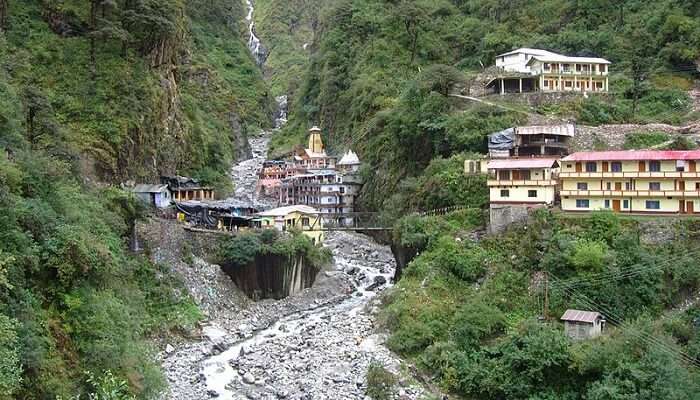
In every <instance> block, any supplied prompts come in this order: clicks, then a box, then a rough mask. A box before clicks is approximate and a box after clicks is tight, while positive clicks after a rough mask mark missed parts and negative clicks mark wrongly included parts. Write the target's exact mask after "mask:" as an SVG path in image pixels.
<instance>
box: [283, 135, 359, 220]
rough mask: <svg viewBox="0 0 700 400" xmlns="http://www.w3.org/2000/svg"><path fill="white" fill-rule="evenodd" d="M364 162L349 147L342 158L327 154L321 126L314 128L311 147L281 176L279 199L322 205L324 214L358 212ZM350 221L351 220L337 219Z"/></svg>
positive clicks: (317, 206) (320, 207)
mask: <svg viewBox="0 0 700 400" xmlns="http://www.w3.org/2000/svg"><path fill="white" fill-rule="evenodd" d="M360 167H361V162H360V159H359V157H358V156H357V154H355V153H354V152H353V151H352V150H348V151H347V152H346V153H345V154H344V155H343V157H342V159H341V160H340V161H339V162H336V159H335V157H330V156H328V155H327V154H326V152H325V148H324V145H323V140H322V139H321V130H320V129H319V128H317V127H314V128H312V129H311V131H310V134H309V148H307V149H305V151H304V153H303V154H302V155H297V156H295V158H294V166H293V167H292V168H291V169H290V170H289V171H288V174H287V177H286V178H283V179H281V183H280V186H279V187H280V189H279V195H280V199H279V203H280V204H282V205H285V204H287V205H293V204H301V205H307V206H312V207H316V208H318V210H319V211H320V212H321V213H323V214H347V213H352V212H354V209H355V200H356V198H357V196H358V195H359V192H360V188H361V187H362V181H361V178H360V174H359V171H360ZM337 222H338V223H349V222H351V220H344V221H337Z"/></svg>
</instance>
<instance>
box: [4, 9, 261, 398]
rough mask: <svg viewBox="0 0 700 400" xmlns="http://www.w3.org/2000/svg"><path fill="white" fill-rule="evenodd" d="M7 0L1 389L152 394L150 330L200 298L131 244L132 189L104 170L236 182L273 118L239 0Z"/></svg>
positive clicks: (182, 316) (69, 394)
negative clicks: (243, 34) (248, 146)
mask: <svg viewBox="0 0 700 400" xmlns="http://www.w3.org/2000/svg"><path fill="white" fill-rule="evenodd" d="M0 3H1V4H0V204H2V207H0V398H2V399H9V398H23V399H55V398H63V399H69V398H77V397H75V396H80V398H87V397H88V395H92V396H93V397H90V398H97V399H127V398H131V396H136V397H137V398H153V397H155V396H156V395H157V394H158V392H159V391H160V390H161V389H163V387H164V385H165V382H164V381H163V378H162V375H161V372H160V369H159V367H158V366H157V365H156V364H155V363H154V358H153V354H154V351H153V349H152V348H151V344H150V341H149V340H148V338H149V337H151V336H155V335H160V334H163V333H165V332H169V331H173V330H191V329H192V328H193V326H194V324H195V322H196V321H198V320H199V318H200V313H199V310H198V309H197V307H196V306H195V305H194V303H193V302H192V300H191V299H190V298H189V296H188V295H187V293H186V291H185V289H184V287H183V286H182V285H181V284H180V283H179V282H178V280H177V279H176V278H175V277H173V276H172V275H171V273H170V272H169V270H168V268H166V267H163V266H160V265H154V264H152V263H151V262H149V261H148V260H147V259H146V258H145V257H142V256H137V255H133V254H131V253H129V252H128V251H127V250H126V248H127V246H126V243H127V238H128V236H129V235H130V233H131V231H132V227H133V224H134V222H135V220H136V219H138V218H140V216H141V214H142V210H141V209H140V207H139V206H138V204H137V203H136V202H135V201H134V199H133V198H132V197H131V196H130V195H129V194H127V193H125V192H123V191H121V190H119V189H116V188H114V187H110V186H107V185H103V184H100V185H96V184H94V182H95V181H96V180H97V181H102V182H111V183H117V182H121V181H123V180H127V179H134V180H147V179H150V178H154V177H156V176H157V175H158V174H160V173H175V172H178V173H182V174H193V175H195V176H197V177H201V178H203V179H204V180H206V181H208V182H210V183H213V184H216V185H217V186H219V187H225V186H226V185H227V183H226V179H225V174H226V171H227V170H228V168H229V167H230V163H231V161H232V160H233V158H234V156H235V155H236V152H237V150H238V149H237V146H238V144H237V143H236V141H237V140H240V137H242V139H243V140H245V132H246V129H247V128H246V127H251V128H252V127H259V126H266V125H268V124H269V119H270V118H269V117H270V104H271V102H270V98H269V96H268V95H267V94H266V90H265V86H264V84H263V83H262V81H261V74H260V72H259V71H258V69H257V68H256V67H255V65H254V62H253V61H252V59H251V57H250V56H249V55H248V53H247V50H246V48H245V45H244V44H243V43H242V42H241V41H240V39H239V34H240V32H239V27H238V25H237V20H238V19H240V18H242V15H243V12H244V10H243V6H242V5H240V6H239V5H238V4H233V3H230V2H226V1H223V0H214V1H209V0H207V1H204V0H192V1H187V2H185V1H179V0H178V1H168V2H162V1H153V0H137V1H87V0H65V1H63V0H46V1H39V0H28V1H12V0H11V1H9V9H5V8H4V5H6V4H8V2H4V1H3V2H0ZM5 11H7V14H5ZM5 22H6V23H5ZM228 185H230V183H228Z"/></svg>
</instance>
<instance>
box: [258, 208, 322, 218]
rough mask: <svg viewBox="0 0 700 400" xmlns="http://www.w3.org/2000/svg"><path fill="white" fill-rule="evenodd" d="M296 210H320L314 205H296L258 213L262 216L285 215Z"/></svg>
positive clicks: (315, 212)
mask: <svg viewBox="0 0 700 400" xmlns="http://www.w3.org/2000/svg"><path fill="white" fill-rule="evenodd" d="M295 211H297V212H300V213H303V214H318V210H317V209H315V208H313V207H310V206H305V205H295V206H286V207H280V208H275V209H272V210H268V211H265V212H261V213H259V214H258V215H259V216H261V217H284V216H285V215H287V214H289V213H292V212H295Z"/></svg>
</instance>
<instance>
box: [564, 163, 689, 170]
mask: <svg viewBox="0 0 700 400" xmlns="http://www.w3.org/2000/svg"><path fill="white" fill-rule="evenodd" d="M647 165H648V170H649V172H661V161H649V162H645V161H639V163H638V171H639V172H646V171H647ZM687 165H688V170H689V172H695V168H696V165H695V161H690V162H688V164H687ZM571 167H572V165H571V164H567V165H566V168H569V169H571ZM584 167H585V171H586V172H598V163H597V162H595V161H588V162H586V163H585V165H584V164H582V163H576V172H582V171H583V170H584ZM602 168H603V172H622V162H620V161H612V162H608V161H603V162H602ZM685 170H686V162H685V161H684V160H678V161H676V172H685Z"/></svg>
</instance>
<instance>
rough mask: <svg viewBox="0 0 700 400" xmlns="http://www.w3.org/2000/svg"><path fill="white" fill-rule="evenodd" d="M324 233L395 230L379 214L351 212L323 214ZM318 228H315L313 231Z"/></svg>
mask: <svg viewBox="0 0 700 400" xmlns="http://www.w3.org/2000/svg"><path fill="white" fill-rule="evenodd" d="M466 208H468V207H464V206H453V207H444V208H437V209H434V210H429V211H423V212H415V213H412V214H411V215H415V216H418V217H430V216H437V215H445V214H449V213H452V212H456V211H460V210H463V209H466ZM319 215H320V216H321V227H320V230H322V231H391V230H393V229H394V226H393V223H392V222H391V221H388V220H387V218H386V217H385V216H384V217H383V216H382V214H381V213H378V212H350V213H337V214H336V213H322V214H319ZM315 228H316V227H315V226H313V227H312V229H315Z"/></svg>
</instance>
